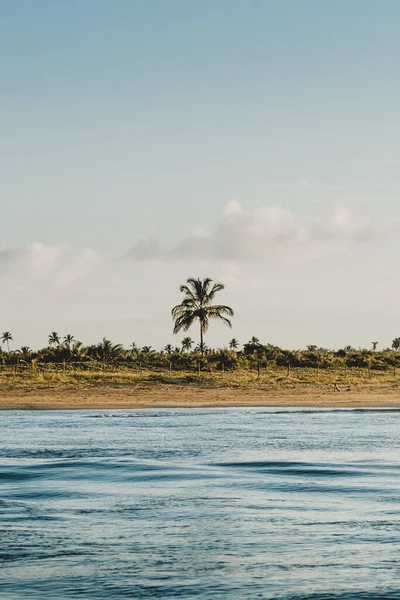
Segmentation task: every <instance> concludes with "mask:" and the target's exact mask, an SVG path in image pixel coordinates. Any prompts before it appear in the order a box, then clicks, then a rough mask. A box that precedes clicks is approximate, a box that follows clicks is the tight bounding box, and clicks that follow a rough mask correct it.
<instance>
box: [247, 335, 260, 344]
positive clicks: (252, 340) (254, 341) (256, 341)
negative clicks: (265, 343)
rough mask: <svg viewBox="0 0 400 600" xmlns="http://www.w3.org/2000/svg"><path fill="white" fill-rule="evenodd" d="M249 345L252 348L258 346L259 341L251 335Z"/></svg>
mask: <svg viewBox="0 0 400 600" xmlns="http://www.w3.org/2000/svg"><path fill="white" fill-rule="evenodd" d="M249 343H250V344H252V345H253V346H260V340H259V339H258V337H256V336H255V335H253V337H252V338H251V340H250V342H249Z"/></svg>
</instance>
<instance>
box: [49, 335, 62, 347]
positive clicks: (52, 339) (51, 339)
mask: <svg viewBox="0 0 400 600" xmlns="http://www.w3.org/2000/svg"><path fill="white" fill-rule="evenodd" d="M53 344H54V345H55V346H56V345H57V346H59V345H60V336H59V335H58V333H57V332H56V331H52V332H51V333H50V335H49V346H52V345H53Z"/></svg>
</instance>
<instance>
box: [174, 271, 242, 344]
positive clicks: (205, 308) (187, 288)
mask: <svg viewBox="0 0 400 600" xmlns="http://www.w3.org/2000/svg"><path fill="white" fill-rule="evenodd" d="M186 284H187V285H181V286H180V291H181V292H182V293H183V295H184V297H183V300H182V302H181V304H178V305H177V306H174V308H173V309H172V312H171V314H172V318H173V319H174V321H175V325H174V333H175V334H176V333H179V331H181V330H183V331H188V329H189V328H190V327H191V326H192V325H193V323H194V322H195V321H196V320H198V321H199V324H200V351H201V353H202V354H203V353H204V334H205V332H206V331H207V329H208V327H209V321H210V319H219V320H221V321H222V322H223V323H225V325H228V327H232V324H231V322H230V320H229V319H228V318H227V317H226V316H224V315H228V316H229V317H233V310H232V308H231V307H230V306H224V305H218V304H214V305H213V304H211V302H212V301H213V299H214V296H215V294H216V293H217V292H219V291H221V290H223V289H224V288H225V286H224V285H223V284H222V283H214V285H213V286H212V287H211V284H212V279H210V278H209V277H206V278H205V279H203V280H201V279H194V278H190V279H188V280H187V281H186Z"/></svg>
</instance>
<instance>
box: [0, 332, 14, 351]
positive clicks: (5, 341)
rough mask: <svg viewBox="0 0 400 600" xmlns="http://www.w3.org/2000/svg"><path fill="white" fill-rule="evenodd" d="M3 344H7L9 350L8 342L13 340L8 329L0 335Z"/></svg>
mask: <svg viewBox="0 0 400 600" xmlns="http://www.w3.org/2000/svg"><path fill="white" fill-rule="evenodd" d="M1 341H2V342H3V344H7V352H10V342H12V341H13V338H12V335H11V333H10V332H9V331H5V332H4V333H3V335H2V336H1Z"/></svg>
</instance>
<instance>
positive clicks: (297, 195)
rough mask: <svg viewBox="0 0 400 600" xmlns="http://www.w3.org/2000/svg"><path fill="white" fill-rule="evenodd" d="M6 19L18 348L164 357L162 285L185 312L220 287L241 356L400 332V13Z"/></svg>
mask: <svg viewBox="0 0 400 600" xmlns="http://www.w3.org/2000/svg"><path fill="white" fill-rule="evenodd" d="M0 10H1V15H2V18H1V21H0V124H1V132H2V133H1V136H0V153H1V158H2V160H1V163H0V165H1V166H0V169H1V189H0V194H1V195H0V203H1V209H2V210H1V216H2V219H1V244H2V249H3V250H2V254H0V277H2V279H3V285H2V288H5V287H6V288H7V291H5V292H3V293H2V295H1V298H0V308H1V310H2V311H3V313H4V312H5V314H8V315H9V317H8V321H7V323H4V328H5V329H11V328H12V329H13V330H14V337H16V338H18V341H19V342H20V344H19V345H22V344H23V343H29V344H30V345H36V344H40V343H44V341H45V339H46V337H47V329H49V328H50V329H54V328H55V329H56V330H58V329H59V330H60V331H62V332H64V330H66V329H68V330H70V329H71V328H72V329H74V331H73V333H75V334H76V335H77V337H81V338H85V339H84V341H92V340H96V339H99V338H100V337H102V335H103V329H106V330H107V331H104V333H107V335H109V336H110V337H112V339H115V338H119V340H120V341H123V342H124V343H129V342H130V341H131V340H132V339H136V338H139V339H138V342H139V343H142V344H148V343H151V344H152V345H154V346H160V345H165V344H166V343H169V342H170V341H171V340H170V337H171V334H170V329H171V325H170V321H169V316H168V310H169V305H168V307H167V309H166V308H165V306H164V305H163V302H162V301H161V300H162V298H161V299H160V296H159V295H158V293H157V287H158V285H159V284H160V282H162V286H163V287H164V286H165V287H164V289H165V292H164V293H163V296H165V302H166V303H168V302H171V301H172V302H175V301H177V300H178V299H179V297H177V292H176V289H177V285H179V283H181V280H182V278H183V279H185V278H186V277H188V276H192V275H196V274H197V273H198V274H199V275H203V274H210V276H212V277H215V278H223V277H225V280H226V282H227V292H226V297H225V298H224V300H226V301H229V302H230V303H231V304H232V305H233V306H234V308H236V309H237V317H236V321H235V323H236V325H235V327H236V329H235V330H234V331H233V333H232V335H235V336H236V337H240V338H243V339H242V341H245V340H246V339H247V338H248V337H250V336H251V335H254V334H258V337H260V338H263V339H265V341H271V342H273V343H281V344H283V345H287V346H290V347H297V346H300V345H304V344H306V343H318V344H321V345H340V344H341V340H343V341H342V344H343V345H344V344H346V343H353V344H354V345H368V344H369V341H370V340H369V338H370V337H371V336H372V337H371V339H372V338H374V340H375V338H376V339H379V340H380V339H382V344H383V345H387V344H390V342H391V339H392V338H393V337H395V336H398V335H399V334H400V333H399V328H400V322H399V317H398V312H399V311H398V310H397V306H396V303H395V302H394V300H392V299H393V298H395V296H396V295H397V297H398V294H399V292H400V284H399V283H398V275H399V268H398V267H397V256H398V252H399V250H400V244H399V235H398V229H397V227H396V224H397V221H398V218H399V217H400V214H399V213H400V209H399V192H400V177H399V175H398V171H399V158H400V121H399V117H398V106H399V102H400V81H399V79H398V77H397V70H398V63H399V51H400V39H399V36H398V23H399V18H400V4H399V3H398V2H397V1H394V0H393V1H389V0H383V1H381V2H379V3H378V2H376V1H368V0H336V1H335V2H332V1H328V0H313V1H312V0H279V1H268V0H259V1H256V0H246V1H245V0H243V1H239V0H230V1H227V0H218V1H215V0H214V1H208V0H202V1H201V2H200V1H197V0H196V1H187V0H181V1H176V0H168V2H166V1H156V0H146V1H145V0H143V1H139V0H114V1H112V2H111V0H108V1H105V0H79V1H78V0H69V1H68V2H54V1H50V0H35V2H31V1H30V0H29V1H28V0H17V1H15V0H0ZM237 204H238V205H240V209H238V210H237ZM235 206H236V209H235ZM226 207H228V209H227V208H226ZM232 207H233V208H232ZM282 211H287V212H286V213H285V212H282ZM232 219H233V220H234V223H233V222H232ZM260 223H261V225H262V226H261V225H260V230H259V231H255V229H254V228H255V224H260ZM310 223H311V224H310ZM316 223H317V225H316ZM193 232H194V234H193ZM199 236H200V238H202V236H203V238H204V240H205V241H204V240H203V242H201V248H200V249H199V245H198V237H199ZM252 236H255V238H254V239H255V241H254V242H253V237H252ZM282 239H284V240H285V243H284V244H282ZM221 240H222V241H221ZM138 244H139V245H138ZM143 245H144V247H145V252H144V255H145V258H146V261H144V262H143V261H142V260H141V259H142V258H143V251H142V250H140V252H139V253H138V251H137V248H138V247H139V248H141V249H142V248H143ZM132 248H133V250H131V249H132ZM210 248H211V250H210ZM249 248H250V250H249ZM171 252H172V255H173V256H174V259H173V260H171ZM82 253H83V254H82ZM82 256H83V257H82ZM88 257H89V258H88ZM121 257H128V258H125V260H120V259H121ZM139 258H140V260H139ZM1 265H3V266H2V267H1ZM66 269H67V275H65V270H66ZM60 273H61V275H60ZM150 273H151V276H150ZM321 277H325V278H326V281H324V283H321V284H320V283H319V282H320V280H321ZM297 278H298V279H297ZM121 282H122V283H121ZM292 282H296V283H295V291H294V290H293V285H294V283H293V285H292ZM371 282H372V283H371ZM229 284H230V285H229ZM343 284H344V285H345V286H346V288H345V289H346V294H345V301H344V300H343V295H342V294H341V290H342V289H343V288H342V286H343ZM321 285H323V286H325V288H326V286H331V287H332V289H331V290H330V295H327V292H326V289H322V288H321ZM369 286H370V287H369ZM110 287H111V291H110ZM143 287H146V290H147V291H146V293H145V294H144V293H143ZM299 287H300V288H301V293H299ZM104 288H107V293H104ZM243 288H247V289H253V290H256V291H254V293H253V294H252V296H251V298H249V296H248V295H246V294H242V289H243ZM370 288H371V289H370ZM372 288H373V289H378V290H381V292H382V296H383V297H382V296H379V295H378V296H376V295H375V293H374V292H373V291H372ZM118 290H120V293H119V291H118ZM306 290H313V298H310V297H309V296H308V294H307V293H306ZM361 291H362V292H363V293H361ZM363 294H364V295H363ZM126 297H130V298H135V299H136V301H135V302H134V305H132V303H131V302H127V301H126ZM99 298H103V299H102V300H99ZM32 302H33V303H34V305H35V310H36V314H37V319H35V323H34V324H33V323H32V321H31V320H30V319H29V317H28V313H29V307H30V306H31V305H32ZM94 303H95V304H96V306H98V311H99V314H98V316H96V314H94V313H96V311H93V309H90V308H88V307H93V304H94ZM115 303H117V304H118V305H119V306H120V309H119V311H118V313H119V314H118V316H115V315H114V316H113V314H114V313H113V307H114V306H115ZM360 303H361V305H362V306H360ZM380 303H381V304H382V306H384V308H383V309H382V307H381V306H380ZM282 306H287V309H286V311H284V312H283V311H282V308H281V307H282ZM382 312H383V313H384V314H382ZM21 314H22V315H26V317H25V316H24V317H21ZM105 314H106V315H107V317H104V315H105ZM288 314H290V315H291V316H290V319H288ZM321 324H323V328H322V329H321ZM102 328H103V329H102ZM76 329H79V331H76ZM43 332H45V333H43ZM228 334H229V332H226V331H225V330H223V329H220V328H216V329H215V333H211V334H210V335H211V341H212V342H213V343H218V344H224V343H226V340H227V339H228V338H229V335H228ZM194 335H195V333H194ZM23 338H24V339H23ZM25 338H28V339H25ZM311 338H312V339H311ZM316 338H318V341H316ZM16 343H17V342H16ZM17 345H18V344H17Z"/></svg>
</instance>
